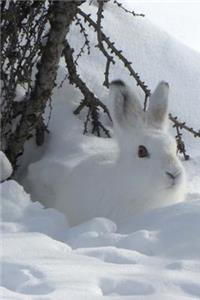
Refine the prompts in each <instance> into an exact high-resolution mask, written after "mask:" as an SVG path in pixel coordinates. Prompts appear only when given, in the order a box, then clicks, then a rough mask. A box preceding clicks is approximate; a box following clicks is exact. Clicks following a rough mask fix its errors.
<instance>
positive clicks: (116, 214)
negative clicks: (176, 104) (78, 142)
mask: <svg viewBox="0 0 200 300" xmlns="http://www.w3.org/2000/svg"><path fill="white" fill-rule="evenodd" d="M168 92H169V85H168V84H167V83H165V82H161V83H159V85H158V86H157V88H156V90H155V91H154V93H153V94H152V96H151V98H150V102H149V103H150V104H149V108H148V111H147V112H144V111H143V110H142V107H141V104H140V102H139V101H138V99H137V97H136V96H135V95H134V94H133V93H132V92H130V90H129V88H128V87H127V86H126V85H125V84H124V83H123V82H122V81H121V80H116V81H114V82H112V83H111V85H110V100H112V102H113V105H112V112H111V113H112V118H113V125H114V133H115V136H116V141H117V145H118V147H117V148H116V149H118V151H117V150H115V151H114V150H113V152H111V153H110V154H109V153H108V155H107V157H106V155H105V154H104V155H101V153H99V154H96V155H95V156H93V157H91V156H89V158H88V157H87V158H86V159H82V160H80V163H76V166H73V167H69V165H67V164H66V163H65V162H63V163H62V165H61V164H57V165H56V164H55V163H54V162H52V161H50V160H49V165H52V168H51V171H49V170H50V169H49V168H48V171H46V173H45V164H44V167H40V170H42V173H41V172H40V171H39V172H38V173H37V174H38V176H37V178H35V174H36V172H37V170H36V172H35V169H37V163H36V165H35V167H34V164H33V166H32V167H30V168H29V169H30V170H29V176H28V179H29V181H30V182H31V185H32V187H33V186H34V182H35V190H39V185H40V186H43V187H45V191H46V192H45V191H44V193H43V195H42V194H40V195H39V196H40V198H41V200H42V198H44V203H45V204H46V205H47V206H53V207H55V208H57V209H59V210H61V211H62V212H64V213H65V214H66V215H67V218H68V220H69V223H70V224H71V225H75V224H77V223H79V222H83V221H86V220H87V219H89V218H92V217H108V218H111V219H112V220H114V221H116V222H118V221H120V220H122V219H123V218H124V217H126V216H127V215H128V214H132V215H133V214H138V213H141V212H143V211H146V210H149V209H153V208H156V207H161V206H166V205H169V204H172V203H176V202H180V201H183V200H184V194H185V172H184V169H183V166H182V164H181V162H180V160H179V159H178V157H177V154H176V142H175V139H174V138H173V137H172V136H170V134H169V133H168V126H167V125H168ZM85 139H86V138H85ZM92 139H94V140H95V143H96V144H97V146H96V147H97V148H98V143H99V145H100V146H101V147H102V143H103V144H106V143H107V145H108V143H113V142H112V141H109V139H105V140H104V139H98V138H91V140H92ZM108 148H109V147H108ZM112 149H113V148H112ZM99 152H101V151H100V150H99ZM107 152H109V151H107ZM67 168H68V171H67V172H66V169H67ZM32 171H34V172H32ZM56 173H57V174H58V175H57V176H58V177H59V180H58V181H57V183H55V180H54V179H55V175H53V174H56ZM52 176H53V177H52ZM51 177H52V179H51ZM63 189H64V192H63ZM40 190H42V189H41V188H40ZM47 191H48V193H49V195H47ZM39 196H38V197H39Z"/></svg>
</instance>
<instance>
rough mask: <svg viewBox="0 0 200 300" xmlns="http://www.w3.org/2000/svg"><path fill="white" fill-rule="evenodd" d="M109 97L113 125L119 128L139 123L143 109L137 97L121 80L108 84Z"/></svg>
mask: <svg viewBox="0 0 200 300" xmlns="http://www.w3.org/2000/svg"><path fill="white" fill-rule="evenodd" d="M110 97H111V100H112V102H113V103H112V117H113V122H114V125H117V126H120V127H121V128H124V129H125V128H127V127H129V128H130V127H136V126H138V125H141V122H142V117H143V111H142V107H141V104H140V102H139V100H138V99H137V97H136V96H135V95H134V94H133V93H130V91H129V88H128V87H127V86H126V85H125V83H124V82H123V81H121V80H115V81H112V82H111V84H110Z"/></svg>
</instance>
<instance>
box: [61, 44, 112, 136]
mask: <svg viewBox="0 0 200 300" xmlns="http://www.w3.org/2000/svg"><path fill="white" fill-rule="evenodd" d="M63 55H64V57H65V62H66V65H67V69H68V72H69V75H68V78H69V82H70V83H71V84H74V85H75V86H76V87H77V88H79V89H80V91H81V93H82V94H83V96H84V99H83V100H82V102H81V103H80V105H79V106H78V107H77V109H76V110H75V111H74V114H75V115H77V114H79V113H80V112H81V110H82V109H83V108H84V107H89V112H88V113H89V115H88V116H87V119H88V120H89V116H91V118H92V123H93V129H92V132H93V133H96V134H97V135H98V136H100V128H101V129H103V131H104V132H105V133H106V134H107V136H110V135H109V131H108V130H107V129H106V128H105V127H104V126H103V125H102V124H101V122H100V121H99V114H98V112H97V111H98V109H99V108H98V107H101V108H102V109H103V111H104V113H106V114H107V115H108V117H109V119H110V120H111V116H110V113H109V111H108V109H107V107H106V105H105V104H103V103H102V102H101V101H100V100H99V99H98V98H97V97H95V95H94V94H93V93H92V92H91V91H90V90H89V88H88V87H87V85H86V84H85V82H83V80H82V79H81V78H80V76H79V75H78V74H77V70H76V65H75V64H74V59H73V49H71V47H70V45H69V43H68V41H67V40H65V47H64V49H63ZM87 124H88V121H86V123H85V126H87ZM84 132H87V128H85V129H84Z"/></svg>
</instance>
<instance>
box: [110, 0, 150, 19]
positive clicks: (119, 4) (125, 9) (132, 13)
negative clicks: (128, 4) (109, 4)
mask: <svg viewBox="0 0 200 300" xmlns="http://www.w3.org/2000/svg"><path fill="white" fill-rule="evenodd" d="M114 4H116V5H117V6H118V7H120V8H121V9H122V10H123V11H125V12H126V13H129V14H131V15H132V16H134V17H145V15H144V14H136V13H135V12H134V11H130V10H128V9H127V8H125V7H124V6H123V5H122V3H120V2H119V1H116V0H114Z"/></svg>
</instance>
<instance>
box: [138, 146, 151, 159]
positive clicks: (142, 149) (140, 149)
mask: <svg viewBox="0 0 200 300" xmlns="http://www.w3.org/2000/svg"><path fill="white" fill-rule="evenodd" d="M138 156H139V157H141V158H142V157H148V156H149V152H148V150H147V148H146V147H145V146H143V145H140V146H139V147H138Z"/></svg>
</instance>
